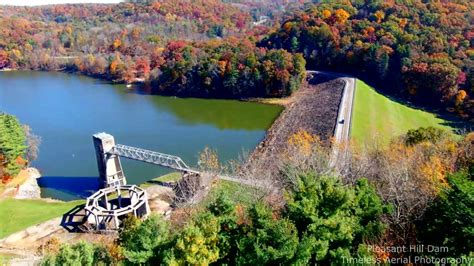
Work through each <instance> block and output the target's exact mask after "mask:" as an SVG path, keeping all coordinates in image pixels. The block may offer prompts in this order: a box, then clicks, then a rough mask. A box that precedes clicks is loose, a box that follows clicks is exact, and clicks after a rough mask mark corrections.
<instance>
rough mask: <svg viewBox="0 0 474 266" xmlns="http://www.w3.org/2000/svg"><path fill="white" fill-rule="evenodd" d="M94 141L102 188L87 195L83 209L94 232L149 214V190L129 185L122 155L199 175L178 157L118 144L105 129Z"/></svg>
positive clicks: (118, 226)
mask: <svg viewBox="0 0 474 266" xmlns="http://www.w3.org/2000/svg"><path fill="white" fill-rule="evenodd" d="M93 141H94V147H95V151H96V157H97V166H98V169H99V179H100V186H101V189H100V190H99V191H97V192H96V193H94V194H93V195H91V196H90V197H88V198H87V204H86V206H85V208H84V210H85V212H86V215H85V217H86V221H87V224H88V226H89V230H92V231H107V230H117V229H119V228H120V226H121V224H122V221H123V219H124V218H125V216H127V215H130V214H131V215H134V216H135V217H137V218H145V217H147V216H148V214H149V213H150V207H149V204H148V196H147V193H146V191H145V190H143V189H142V188H140V187H138V186H135V185H127V179H126V177H125V174H124V172H123V169H122V163H121V162H120V157H124V158H127V159H132V160H137V161H141V162H146V163H151V164H155V165H159V166H163V167H167V168H171V169H174V170H178V171H180V172H183V173H192V174H195V175H199V172H198V171H195V170H192V169H190V168H189V167H188V166H187V165H186V163H184V161H183V160H182V159H181V158H179V157H178V156H174V155H169V154H164V153H159V152H155V151H149V150H145V149H140V148H136V147H130V146H125V145H122V144H116V143H115V139H114V137H113V136H112V135H110V134H107V133H104V132H102V133H97V134H94V135H93Z"/></svg>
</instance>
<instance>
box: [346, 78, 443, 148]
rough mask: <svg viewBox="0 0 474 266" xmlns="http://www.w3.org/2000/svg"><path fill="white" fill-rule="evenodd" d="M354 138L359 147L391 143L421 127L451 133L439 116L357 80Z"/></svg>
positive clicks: (352, 130)
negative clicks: (375, 142) (404, 102)
mask: <svg viewBox="0 0 474 266" xmlns="http://www.w3.org/2000/svg"><path fill="white" fill-rule="evenodd" d="M352 115H353V119H352V129H351V136H352V139H353V140H355V142H356V144H357V145H365V144H369V143H373V142H374V141H377V142H379V143H381V144H387V143H388V142H389V141H390V139H392V138H393V137H397V136H400V135H402V134H404V133H406V132H407V131H408V130H409V129H416V128H419V127H429V126H432V127H438V128H444V129H448V130H451V128H450V127H449V126H447V125H446V121H445V120H443V119H441V118H438V117H437V116H436V115H435V114H432V113H429V112H426V111H423V110H420V109H415V108H412V107H409V106H406V105H403V104H401V103H399V102H396V101H394V100H392V99H390V98H388V97H386V96H384V95H382V94H380V93H378V92H377V91H375V89H374V88H372V87H370V86H369V85H367V84H366V83H364V82H363V81H360V80H357V88H356V91H355V99H354V110H353V114H352Z"/></svg>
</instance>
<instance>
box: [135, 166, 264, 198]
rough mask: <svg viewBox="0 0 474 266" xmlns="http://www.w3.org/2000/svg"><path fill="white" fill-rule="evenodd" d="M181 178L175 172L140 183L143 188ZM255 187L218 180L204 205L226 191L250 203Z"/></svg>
mask: <svg viewBox="0 0 474 266" xmlns="http://www.w3.org/2000/svg"><path fill="white" fill-rule="evenodd" d="M180 178H181V173H179V172H173V173H169V174H166V175H163V176H160V177H157V178H154V179H152V180H150V181H148V182H146V183H143V184H141V185H140V187H142V188H147V187H150V186H152V185H156V184H157V182H176V181H178V180H179V179H180ZM255 189H256V188H253V187H249V186H247V185H243V184H239V183H235V182H232V181H227V180H217V181H216V183H214V184H213V186H212V188H211V190H210V191H209V194H208V195H207V197H206V199H205V200H204V205H205V204H207V203H209V202H211V201H212V200H214V199H215V198H216V197H217V195H218V194H219V193H225V194H227V195H228V196H229V198H230V199H232V200H234V201H235V202H242V203H249V202H251V201H252V199H253V198H254V196H255V193H254V192H255Z"/></svg>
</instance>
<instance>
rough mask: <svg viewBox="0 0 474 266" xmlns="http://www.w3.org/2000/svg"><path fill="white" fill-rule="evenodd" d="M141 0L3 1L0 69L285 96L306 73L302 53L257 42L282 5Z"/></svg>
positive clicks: (176, 89)
mask: <svg viewBox="0 0 474 266" xmlns="http://www.w3.org/2000/svg"><path fill="white" fill-rule="evenodd" d="M140 2H141V3H121V4H119V5H99V4H92V5H54V6H45V7H4V8H2V9H0V12H1V13H0V23H1V25H2V30H1V31H0V69H1V68H13V69H33V70H57V69H60V70H65V71H77V72H80V73H83V74H86V75H91V76H95V77H100V78H105V79H109V80H113V81H117V82H127V83H130V82H145V83H148V84H149V83H152V84H155V86H153V90H154V91H156V92H161V93H166V94H174V95H182V96H211V97H220V98H242V97H250V96H254V97H255V96H260V97H264V96H284V95H288V94H290V92H291V91H292V90H294V89H295V88H298V87H299V84H300V83H301V81H302V79H303V77H304V76H303V73H304V60H302V58H301V57H299V56H297V55H296V56H294V55H293V54H291V53H288V52H286V51H277V50H273V49H266V48H258V49H257V48H256V47H255V40H256V38H257V37H258V36H260V35H262V34H264V33H265V32H267V31H268V29H269V27H270V25H271V23H272V21H273V20H272V19H271V18H270V17H272V18H273V19H276V18H277V17H279V16H282V15H283V11H281V12H278V11H276V12H273V13H272V12H271V11H270V10H271V7H269V6H267V7H266V8H261V7H264V6H265V5H263V4H262V3H261V4H257V3H253V2H252V1H249V2H244V1H242V2H239V3H223V2H220V1H214V0H200V1H191V2H190V1H183V0H173V1H146V2H143V1H140ZM142 2H143V3H142ZM274 4H276V3H274ZM289 4H291V2H290V3H287V4H286V5H289ZM283 6H285V4H283ZM252 10H254V12H250V11H252ZM250 13H253V14H254V17H256V18H254V17H252V16H250V15H249V14H250ZM267 15H268V16H267ZM261 17H264V19H262V18H261ZM256 19H257V20H258V19H259V20H258V21H256ZM260 20H264V21H263V22H262V21H260ZM235 38H238V39H235ZM256 88H258V90H257V89H256Z"/></svg>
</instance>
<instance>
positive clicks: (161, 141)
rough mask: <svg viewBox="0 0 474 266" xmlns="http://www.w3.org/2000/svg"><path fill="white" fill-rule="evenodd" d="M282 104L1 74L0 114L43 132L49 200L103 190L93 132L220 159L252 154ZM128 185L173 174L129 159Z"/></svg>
mask: <svg viewBox="0 0 474 266" xmlns="http://www.w3.org/2000/svg"><path fill="white" fill-rule="evenodd" d="M281 110H282V108H281V107H279V106H275V105H264V104H258V103H249V102H239V101H233V100H205V99H193V98H188V99H181V98H175V97H162V96H154V95H147V94H144V93H137V92H136V91H131V90H130V89H127V88H125V86H124V85H111V84H108V83H106V82H103V81H99V80H96V79H91V78H88V77H83V76H78V75H70V74H64V73H45V72H23V71H21V72H0V111H4V112H7V113H10V114H14V115H16V116H17V117H18V118H19V119H20V121H21V123H23V124H28V125H30V126H31V128H32V129H33V131H34V133H35V134H37V135H39V136H41V138H42V143H41V147H40V153H39V158H38V159H37V160H36V161H35V162H34V163H33V166H34V167H36V168H38V169H39V170H40V171H41V173H42V175H43V177H42V178H40V180H39V183H40V185H41V186H42V196H43V197H53V198H59V199H63V200H69V199H75V198H79V197H85V196H87V195H88V194H89V193H91V192H92V191H94V190H96V189H97V181H96V180H97V176H98V173H97V165H96V161H95V153H94V147H93V144H92V134H94V133H97V132H107V133H110V134H112V135H113V136H114V137H115V141H116V142H117V143H121V144H125V145H131V146H136V147H141V148H145V149H149V150H155V151H159V152H163V153H169V154H173V155H177V156H180V157H181V158H183V160H184V161H185V162H186V163H187V164H188V165H190V166H195V165H196V163H197V157H198V154H199V152H200V151H202V150H203V149H204V148H205V147H206V146H208V147H211V148H214V149H216V150H217V151H218V153H219V157H220V159H221V160H223V161H224V160H229V159H235V158H237V157H238V156H239V155H240V154H242V153H244V152H249V151H251V150H252V149H253V148H254V147H255V146H256V145H257V144H258V143H259V142H260V141H261V139H262V138H263V137H264V135H265V131H266V129H267V128H268V127H270V125H271V124H272V122H273V121H274V119H275V118H276V117H277V116H278V114H279V113H280V112H281ZM122 163H123V167H124V171H125V174H126V176H127V179H128V182H129V183H135V184H139V183H143V182H145V181H147V180H149V179H151V178H154V177H157V176H160V175H162V174H165V173H167V172H169V170H167V169H164V168H162V167H158V166H154V165H149V164H145V163H141V162H135V161H130V160H126V159H122Z"/></svg>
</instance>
